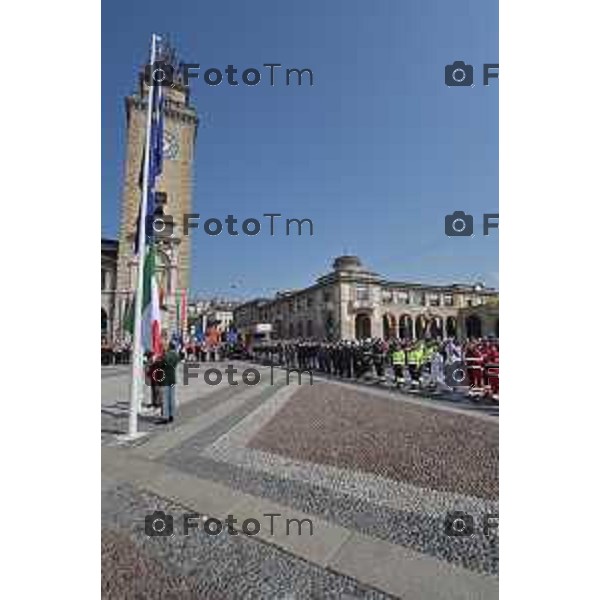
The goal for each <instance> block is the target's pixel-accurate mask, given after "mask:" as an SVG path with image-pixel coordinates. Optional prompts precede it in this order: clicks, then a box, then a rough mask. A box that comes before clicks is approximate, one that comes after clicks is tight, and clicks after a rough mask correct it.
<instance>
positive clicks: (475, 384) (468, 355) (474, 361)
mask: <svg viewBox="0 0 600 600" xmlns="http://www.w3.org/2000/svg"><path fill="white" fill-rule="evenodd" d="M465 363H467V374H468V375H469V384H470V385H471V388H473V389H474V390H480V389H482V388H483V354H482V352H481V350H480V348H479V347H478V346H477V345H476V344H473V343H471V344H469V345H468V346H467V348H466V349H465Z"/></svg>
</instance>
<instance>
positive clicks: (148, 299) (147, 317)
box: [142, 244, 162, 354]
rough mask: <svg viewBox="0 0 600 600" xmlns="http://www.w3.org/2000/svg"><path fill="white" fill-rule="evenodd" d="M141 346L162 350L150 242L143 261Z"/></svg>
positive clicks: (154, 263) (154, 259)
mask: <svg viewBox="0 0 600 600" xmlns="http://www.w3.org/2000/svg"><path fill="white" fill-rule="evenodd" d="M142 348H143V350H144V352H148V351H151V352H153V353H154V354H160V353H161V352H162V343H161V337H160V299H159V295H158V283H157V281H156V250H155V248H154V244H150V245H149V246H148V249H147V253H146V260H145V261H144V291H143V294H142Z"/></svg>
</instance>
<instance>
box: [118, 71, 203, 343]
mask: <svg viewBox="0 0 600 600" xmlns="http://www.w3.org/2000/svg"><path fill="white" fill-rule="evenodd" d="M163 90H164V94H165V102H164V135H163V157H164V160H163V169H162V174H161V175H160V177H159V178H158V183H157V194H156V209H157V211H158V212H160V213H161V214H164V215H168V216H170V217H171V218H172V219H173V223H174V228H173V230H172V231H167V232H165V233H163V234H160V233H156V234H155V240H156V246H157V278H158V283H159V293H160V299H161V301H160V304H161V319H162V329H163V331H164V332H167V335H170V334H171V332H173V331H175V328H176V324H177V306H178V304H179V305H181V298H182V295H183V294H186V296H187V291H188V289H189V271H190V238H189V236H188V235H183V229H182V224H183V215H184V214H186V213H190V212H192V180H193V161H194V144H195V140H196V131H197V128H198V116H197V114H196V110H195V108H194V107H193V106H192V105H191V104H190V94H189V88H188V87H187V86H185V85H184V84H183V82H182V81H181V78H176V80H175V81H174V82H173V83H172V85H171V86H165V87H164V88H163ZM148 91H149V88H148V85H147V84H146V81H145V78H144V73H143V71H142V72H141V73H140V74H139V78H138V89H137V91H136V92H135V93H134V94H133V95H131V96H128V97H127V98H126V99H125V108H126V115H127V131H126V154H125V172H124V183H123V197H122V205H121V229H120V235H119V257H118V266H117V290H116V292H117V306H116V309H117V312H118V315H119V319H118V322H119V324H120V327H119V329H118V331H119V332H121V333H124V332H123V325H124V323H123V322H124V319H125V313H126V310H127V306H129V305H130V304H131V303H132V301H133V293H134V290H135V286H136V282H137V257H136V256H135V253H134V239H135V232H136V227H137V218H138V211H139V204H140V199H141V188H140V172H141V168H142V160H143V152H144V143H145V136H146V110H147V101H148ZM184 319H185V315H184ZM184 325H185V323H184Z"/></svg>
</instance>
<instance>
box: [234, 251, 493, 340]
mask: <svg viewBox="0 0 600 600" xmlns="http://www.w3.org/2000/svg"><path fill="white" fill-rule="evenodd" d="M259 324H271V325H272V335H271V337H272V338H273V339H297V338H303V339H312V340H339V339H361V338H384V339H386V338H389V337H400V338H404V339H416V338H424V337H426V336H432V337H447V336H457V337H459V338H464V337H481V336H494V337H497V335H498V292H497V291H495V290H492V289H490V288H486V287H485V286H483V285H475V286H473V285H463V284H451V285H442V286H440V285H427V284H421V283H406V282H395V281H388V280H386V279H384V278H383V277H381V276H380V275H377V274H376V273H373V272H371V271H369V270H367V269H365V268H364V267H363V266H362V264H361V262H360V260H359V259H358V258H357V257H355V256H341V257H338V258H337V259H336V260H335V261H334V264H333V271H332V272H331V273H329V274H327V275H325V276H323V277H320V278H319V279H318V280H317V282H316V283H315V284H314V285H312V286H310V287H308V288H306V289H303V290H298V291H293V292H281V293H279V294H277V295H276V297H275V298H273V299H268V298H258V299H256V300H252V301H250V302H246V303H244V304H242V305H240V306H239V307H237V308H236V309H235V311H234V326H235V327H236V328H237V329H238V331H239V332H240V333H241V334H242V337H243V338H244V339H245V340H246V341H248V340H249V339H250V338H251V337H252V335H253V334H254V332H255V331H256V327H257V325H259Z"/></svg>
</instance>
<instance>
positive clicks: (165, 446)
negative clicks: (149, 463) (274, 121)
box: [133, 377, 283, 460]
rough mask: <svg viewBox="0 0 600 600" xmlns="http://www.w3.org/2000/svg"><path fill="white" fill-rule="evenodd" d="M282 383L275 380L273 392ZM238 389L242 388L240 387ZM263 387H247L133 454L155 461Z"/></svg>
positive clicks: (241, 403) (168, 431) (256, 393)
mask: <svg viewBox="0 0 600 600" xmlns="http://www.w3.org/2000/svg"><path fill="white" fill-rule="evenodd" d="M282 381H283V377H279V378H275V380H274V382H275V385H274V386H273V388H272V389H273V391H276V390H277V389H278V387H277V385H278V384H280V383H281V382H282ZM240 387H242V386H241V385H240ZM264 391H265V387H264V386H260V385H257V386H248V387H247V388H245V389H243V391H241V392H240V393H238V394H235V395H234V396H232V397H231V398H229V399H227V400H225V401H224V402H223V403H221V404H218V405H217V406H215V407H213V408H212V409H210V410H208V411H206V412H204V413H202V414H200V415H198V416H197V417H194V418H193V419H190V420H189V421H187V422H184V423H182V424H181V425H178V426H175V427H174V428H172V429H169V430H166V431H164V432H161V435H157V436H154V437H153V438H152V439H150V440H148V442H146V443H145V444H142V445H140V446H138V447H136V448H134V449H133V452H134V453H135V454H137V455H138V456H143V457H145V458H148V459H150V460H156V459H157V458H160V457H161V456H163V455H164V454H166V453H167V452H168V451H169V450H171V449H172V448H175V447H176V446H179V445H180V444H182V443H183V442H185V441H186V440H187V439H189V438H190V437H192V436H194V435H196V434H197V433H199V432H201V431H203V430H205V429H208V428H209V427H212V426H213V425H214V424H215V423H217V422H218V421H220V420H221V419H223V418H224V417H226V416H227V415H229V414H231V413H232V412H234V411H235V410H237V409H238V408H239V407H240V406H242V405H243V404H244V403H246V402H247V401H249V400H251V399H252V398H254V397H256V396H258V395H260V394H262V393H264Z"/></svg>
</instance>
